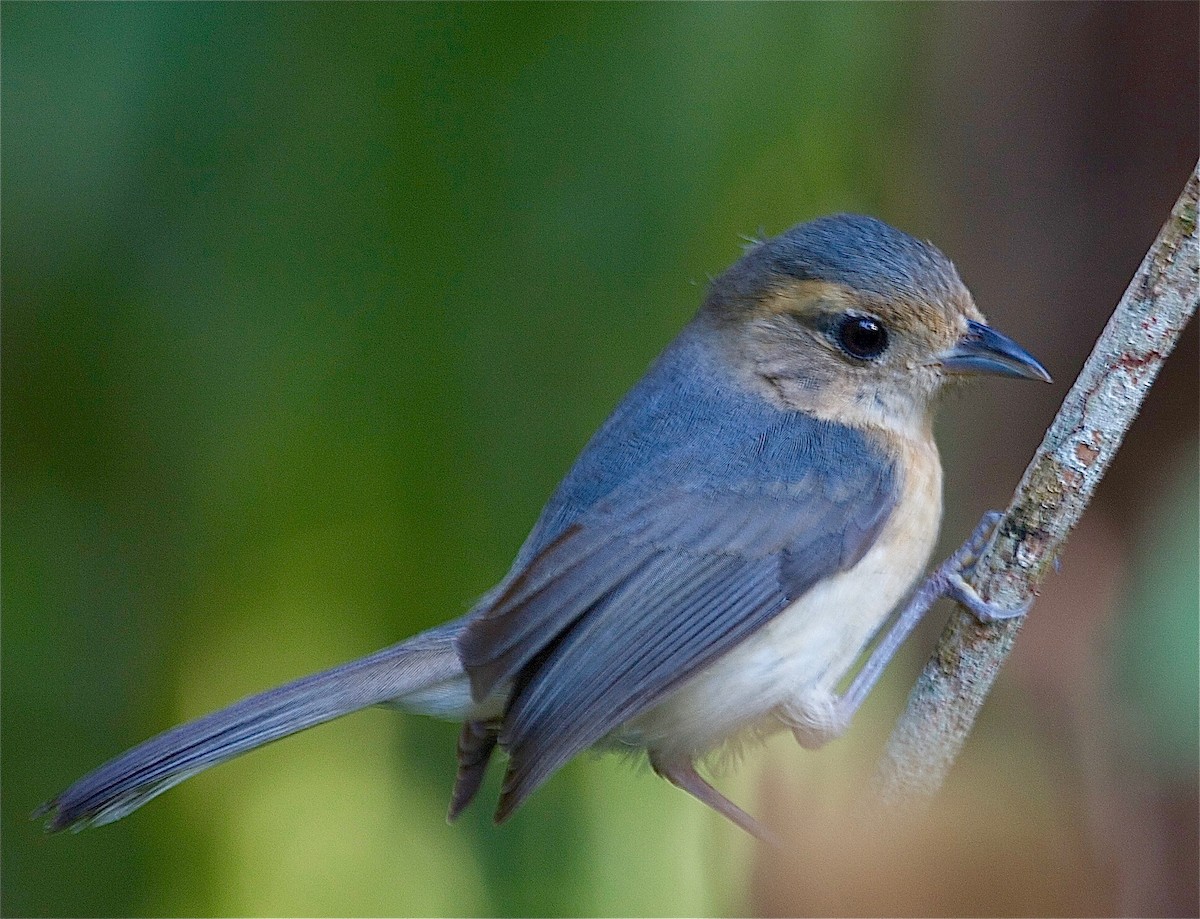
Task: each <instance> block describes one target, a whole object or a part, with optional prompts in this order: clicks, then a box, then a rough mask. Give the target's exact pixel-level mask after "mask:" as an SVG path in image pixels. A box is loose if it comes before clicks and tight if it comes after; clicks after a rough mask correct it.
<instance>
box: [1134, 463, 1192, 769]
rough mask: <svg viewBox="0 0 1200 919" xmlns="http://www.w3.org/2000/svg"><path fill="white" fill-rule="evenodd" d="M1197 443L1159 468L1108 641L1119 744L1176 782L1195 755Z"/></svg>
mask: <svg viewBox="0 0 1200 919" xmlns="http://www.w3.org/2000/svg"><path fill="white" fill-rule="evenodd" d="M1197 468H1200V450H1197V449H1196V448H1195V446H1194V447H1193V449H1192V450H1191V451H1189V452H1188V453H1187V454H1186V455H1185V456H1184V457H1182V462H1179V463H1177V464H1176V466H1175V468H1171V467H1168V468H1165V469H1163V470H1161V473H1162V475H1163V478H1164V480H1165V481H1164V485H1165V487H1164V489H1163V493H1162V495H1161V496H1160V497H1159V499H1158V501H1157V502H1156V506H1153V507H1151V508H1150V509H1149V513H1148V517H1149V519H1148V522H1147V524H1146V525H1145V526H1144V527H1143V528H1142V532H1141V533H1140V534H1139V535H1140V539H1139V547H1138V548H1139V551H1138V553H1137V556H1136V558H1135V559H1134V571H1133V573H1134V577H1133V584H1132V586H1131V590H1130V596H1129V598H1128V611H1129V612H1128V615H1127V616H1126V617H1125V618H1123V619H1122V620H1121V623H1120V625H1121V628H1120V630H1119V632H1118V634H1117V636H1116V641H1115V642H1114V647H1113V653H1114V656H1115V658H1116V663H1117V667H1116V676H1117V687H1116V688H1117V692H1118V698H1119V699H1120V701H1121V702H1122V703H1123V705H1124V707H1125V711H1123V712H1122V715H1123V716H1124V719H1123V722H1122V728H1123V729H1124V734H1123V737H1122V739H1123V741H1124V744H1123V746H1124V747H1125V753H1126V755H1127V756H1128V757H1129V759H1130V761H1131V762H1137V763H1141V764H1142V768H1143V769H1145V768H1147V767H1148V768H1151V769H1159V770H1162V771H1164V772H1166V773H1167V778H1169V779H1171V780H1173V781H1176V782H1179V783H1180V784H1182V785H1187V784H1193V785H1194V782H1195V775H1196V764H1197V762H1198V761H1200V690H1198V689H1197V687H1200V657H1198V651H1197V649H1200V621H1198V619H1197V611H1200V570H1198V569H1200V482H1198V481H1197V476H1196V470H1197Z"/></svg>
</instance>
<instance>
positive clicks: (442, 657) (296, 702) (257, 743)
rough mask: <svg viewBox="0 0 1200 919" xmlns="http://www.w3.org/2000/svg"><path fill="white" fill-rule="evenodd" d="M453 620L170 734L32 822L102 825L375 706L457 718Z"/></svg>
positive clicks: (460, 696)
mask: <svg viewBox="0 0 1200 919" xmlns="http://www.w3.org/2000/svg"><path fill="white" fill-rule="evenodd" d="M462 627H463V624H462V620H458V621H455V622H450V623H447V624H446V625H443V626H439V627H438V628H436V629H431V630H430V631H428V632H423V633H422V634H420V635H417V636H414V637H413V638H410V639H409V640H408V641H403V642H401V643H400V644H398V645H393V646H392V647H390V648H384V649H383V650H382V651H377V652H376V653H374V654H371V655H369V656H367V657H363V658H360V659H358V660H356V661H351V662H350V663H348V664H343V665H341V666H340V667H334V668H333V669H331V670H325V671H322V672H321V673H315V674H313V675H312V676H307V677H304V678H302V679H299V680H296V681H295V682H292V683H287V684H285V685H283V686H280V687H278V688H276V689H271V690H268V691H267V692H264V693H260V694H259V695H257V696H251V697H249V698H248V699H243V700H242V701H241V702H236V703H234V704H233V705H230V706H229V707H228V708H224V709H221V710H220V711H219V712H213V713H212V714H211V715H206V716H204V717H203V718H198V719H197V720H195V721H191V722H189V723H187V724H182V725H180V726H179V727H176V728H172V729H171V730H169V731H165V732H164V733H162V734H159V735H158V736H157V737H153V738H151V739H150V740H147V741H146V742H145V743H142V744H139V745H138V746H136V747H134V748H133V749H131V750H127V751H125V752H124V753H122V754H121V755H120V756H118V757H117V758H116V759H112V760H109V761H108V762H107V763H105V764H104V765H103V766H101V767H100V768H99V769H96V770H95V771H94V772H91V773H89V774H88V775H85V776H84V777H83V778H81V779H80V780H79V781H78V782H76V783H75V784H74V785H72V786H71V787H70V788H68V789H67V790H66V791H64V792H63V793H62V794H60V795H59V796H58V797H57V798H55V799H53V800H52V801H49V802H47V803H46V804H43V805H42V807H41V808H39V809H38V811H37V812H36V813H35V814H34V817H46V818H47V823H46V826H47V829H49V830H51V831H55V830H62V829H66V828H68V827H69V828H70V829H72V830H81V829H83V828H84V827H87V826H92V825H100V824H103V823H111V822H112V821H114V820H120V819H121V818H122V817H124V816H125V815H126V814H129V813H130V812H132V811H134V810H137V808H139V807H141V806H142V805H143V804H145V803H146V802H147V801H149V800H150V799H151V798H153V797H155V796H157V795H160V794H162V793H163V792H164V791H166V790H167V789H168V788H171V787H172V786H174V785H178V784H179V783H180V782H182V781H183V780H184V779H187V778H190V777H191V776H193V775H195V774H196V773H197V772H200V771H202V770H204V769H207V768H208V767H209V766H215V765H216V764H217V763H222V762H225V760H228V759H232V758H233V757H235V756H240V755H241V754H243V753H247V752H249V751H250V750H254V749H256V748H258V747H261V746H262V745H263V744H267V743H270V742H271V741H273V740H279V739H280V738H281V737H287V736H288V735H289V734H295V733H296V732H297V731H303V730H304V729H305V728H310V727H313V726H314V725H317V724H321V723H323V722H325V721H331V720H332V719H334V718H338V717H341V716H342V715H346V714H349V713H350V712H355V711H358V710H359V709H362V708H367V707H368V706H371V705H378V704H381V703H384V702H392V703H395V704H397V705H399V706H401V707H405V708H411V709H413V710H416V711H422V712H426V713H429V714H438V715H454V716H457V717H462V716H463V714H464V712H463V711H461V709H463V708H465V707H466V706H467V705H468V704H469V691H468V685H467V680H466V675H465V674H464V673H463V669H462V665H461V664H460V663H459V660H458V654H457V653H456V652H455V649H454V637H455V636H456V635H457V634H458V633H459V632H460V631H461V630H462Z"/></svg>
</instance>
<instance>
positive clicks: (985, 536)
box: [942, 511, 1033, 623]
mask: <svg viewBox="0 0 1200 919" xmlns="http://www.w3.org/2000/svg"><path fill="white" fill-rule="evenodd" d="M1003 517H1004V515H1003V514H1002V513H1001V512H1000V511H988V512H987V513H986V514H984V515H983V519H982V520H980V521H979V525H978V526H977V527H975V532H974V533H972V534H971V537H970V538H969V539H968V540H967V541H966V542H965V543H963V544H962V546H961V547H960V548H959V550H958V551H957V552H955V553H954V555H952V556H951V557H950V559H949V560H948V561H947V563H946V565H945V567H944V568H943V569H942V574H943V577H944V579H945V580H944V583H945V586H946V594H947V596H950V597H952V598H953V599H955V600H957V601H958V602H959V603H961V604H962V605H963V606H965V607H966V608H967V609H969V610H970V611H971V612H972V613H973V614H974V616H975V618H976V619H978V620H979V621H980V622H984V623H987V622H998V621H999V620H1001V619H1015V618H1017V617H1018V616H1024V615H1025V614H1026V613H1027V612H1029V608H1030V607H1031V606H1033V600H1032V598H1031V599H1029V600H1027V601H1025V603H1023V604H1022V605H1021V606H1019V607H1015V608H1013V607H1007V606H999V605H998V604H995V603H989V602H988V601H987V600H984V599H983V597H981V596H979V593H978V591H976V590H975V588H974V587H972V586H971V585H970V584H969V583H967V580H966V578H965V577H964V576H963V575H964V572H968V571H970V570H971V569H973V568H974V567H975V563H976V562H977V561H979V556H980V555H981V554H982V553H983V550H984V549H986V548H987V545H988V543H989V542H990V541H991V538H992V535H993V534H994V533H995V532H996V527H997V526H998V525H999V523H1000V521H1001V520H1002V519H1003Z"/></svg>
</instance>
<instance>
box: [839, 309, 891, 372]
mask: <svg viewBox="0 0 1200 919" xmlns="http://www.w3.org/2000/svg"><path fill="white" fill-rule="evenodd" d="M834 334H835V335H836V337H837V343H838V344H839V345H841V347H842V349H843V350H844V351H845V352H846V353H847V354H849V355H850V356H851V357H857V358H858V359H859V360H864V361H869V360H872V359H874V358H877V357H879V355H881V354H883V352H884V351H886V350H887V346H888V333H887V329H885V328H884V327H883V323H882V322H880V321H879V320H878V319H872V318H871V317H870V316H847V317H845V318H844V319H843V320H842V321H841V322H839V323H838V326H837V330H836V332H835V333H834Z"/></svg>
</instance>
